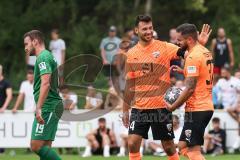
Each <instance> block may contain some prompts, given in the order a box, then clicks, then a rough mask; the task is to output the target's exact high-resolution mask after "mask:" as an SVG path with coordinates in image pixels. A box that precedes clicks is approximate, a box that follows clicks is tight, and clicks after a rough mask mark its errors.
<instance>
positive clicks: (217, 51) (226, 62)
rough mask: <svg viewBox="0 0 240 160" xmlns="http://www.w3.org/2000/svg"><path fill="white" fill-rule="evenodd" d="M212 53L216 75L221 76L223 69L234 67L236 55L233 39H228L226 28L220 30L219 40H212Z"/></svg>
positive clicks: (218, 33)
mask: <svg viewBox="0 0 240 160" xmlns="http://www.w3.org/2000/svg"><path fill="white" fill-rule="evenodd" d="M211 51H212V53H213V58H214V65H215V66H214V73H215V74H218V75H219V74H220V72H221V68H222V67H224V66H225V67H229V66H230V67H231V68H232V67H233V66H234V53H233V47H232V41H231V39H229V38H227V37H226V34H225V30H224V28H218V32H217V38H214V39H213V40H212V44H211Z"/></svg>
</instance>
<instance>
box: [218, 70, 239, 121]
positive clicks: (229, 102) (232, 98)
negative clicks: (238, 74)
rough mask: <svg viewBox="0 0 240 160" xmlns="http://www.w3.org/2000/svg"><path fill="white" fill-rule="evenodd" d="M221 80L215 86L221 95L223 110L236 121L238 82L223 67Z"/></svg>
mask: <svg viewBox="0 0 240 160" xmlns="http://www.w3.org/2000/svg"><path fill="white" fill-rule="evenodd" d="M221 76H222V78H221V79H219V81H218V82H217V84H216V86H217V87H218V88H219V92H220V93H221V97H220V99H221V102H222V105H223V108H224V109H225V110H227V112H228V113H229V114H230V115H231V116H232V117H233V118H234V119H235V120H236V121H238V114H237V113H236V111H237V103H238V94H239V91H240V80H239V79H237V78H235V77H233V76H231V73H230V68H227V67H224V68H222V69H221Z"/></svg>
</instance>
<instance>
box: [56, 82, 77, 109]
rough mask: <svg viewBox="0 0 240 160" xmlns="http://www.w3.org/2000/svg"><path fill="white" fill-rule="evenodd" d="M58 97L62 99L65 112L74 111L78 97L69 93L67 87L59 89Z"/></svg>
mask: <svg viewBox="0 0 240 160" xmlns="http://www.w3.org/2000/svg"><path fill="white" fill-rule="evenodd" d="M60 96H61V97H62V99H63V104H64V109H65V110H76V109H77V103H78V97H77V94H76V93H74V92H70V91H69V89H68V87H67V86H62V87H61V93H60Z"/></svg>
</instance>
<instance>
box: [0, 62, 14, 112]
mask: <svg viewBox="0 0 240 160" xmlns="http://www.w3.org/2000/svg"><path fill="white" fill-rule="evenodd" d="M11 100H12V87H11V85H10V83H9V81H8V80H6V79H5V78H4V76H3V67H2V66H1V65H0V113H2V112H4V111H5V110H6V108H7V107H8V106H9V104H10V102H11Z"/></svg>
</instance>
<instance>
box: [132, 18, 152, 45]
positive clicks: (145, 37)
mask: <svg viewBox="0 0 240 160" xmlns="http://www.w3.org/2000/svg"><path fill="white" fill-rule="evenodd" d="M136 33H137V34H138V37H139V38H140V39H141V40H142V41H144V42H150V41H151V40H152V39H153V25H152V22H148V23H146V22H139V24H138V27H136Z"/></svg>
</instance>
